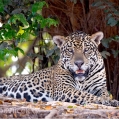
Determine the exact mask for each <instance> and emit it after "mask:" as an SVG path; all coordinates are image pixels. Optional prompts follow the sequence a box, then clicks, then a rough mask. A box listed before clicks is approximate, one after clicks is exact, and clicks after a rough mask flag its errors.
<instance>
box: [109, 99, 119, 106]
mask: <svg viewBox="0 0 119 119" xmlns="http://www.w3.org/2000/svg"><path fill="white" fill-rule="evenodd" d="M110 104H111V106H114V107H118V106H119V101H117V100H110Z"/></svg>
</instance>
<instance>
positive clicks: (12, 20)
mask: <svg viewBox="0 0 119 119" xmlns="http://www.w3.org/2000/svg"><path fill="white" fill-rule="evenodd" d="M17 20H18V21H19V22H21V23H22V24H23V25H24V26H28V25H29V24H28V22H27V20H26V17H25V16H24V14H14V15H13V16H12V17H11V18H10V19H9V21H8V23H13V24H17Z"/></svg>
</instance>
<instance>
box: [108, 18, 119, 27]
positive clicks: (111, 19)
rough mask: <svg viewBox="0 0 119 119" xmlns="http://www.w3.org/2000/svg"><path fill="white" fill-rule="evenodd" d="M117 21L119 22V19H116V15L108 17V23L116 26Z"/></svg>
mask: <svg viewBox="0 0 119 119" xmlns="http://www.w3.org/2000/svg"><path fill="white" fill-rule="evenodd" d="M117 23H118V21H117V20H115V18H114V17H110V18H109V19H108V22H107V24H108V25H110V26H115V25H116V24H117Z"/></svg>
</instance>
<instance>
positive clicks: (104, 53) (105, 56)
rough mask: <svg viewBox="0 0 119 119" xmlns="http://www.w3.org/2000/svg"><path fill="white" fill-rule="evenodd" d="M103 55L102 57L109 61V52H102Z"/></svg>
mask: <svg viewBox="0 0 119 119" xmlns="http://www.w3.org/2000/svg"><path fill="white" fill-rule="evenodd" d="M101 55H102V57H104V58H105V59H107V56H110V53H109V52H107V51H102V52H101Z"/></svg>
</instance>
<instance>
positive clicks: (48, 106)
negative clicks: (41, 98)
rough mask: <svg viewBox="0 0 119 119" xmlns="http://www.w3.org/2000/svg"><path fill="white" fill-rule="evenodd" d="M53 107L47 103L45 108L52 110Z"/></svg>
mask: <svg viewBox="0 0 119 119" xmlns="http://www.w3.org/2000/svg"><path fill="white" fill-rule="evenodd" d="M52 108H53V107H52V106H51V105H46V106H45V110H51V109H52Z"/></svg>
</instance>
